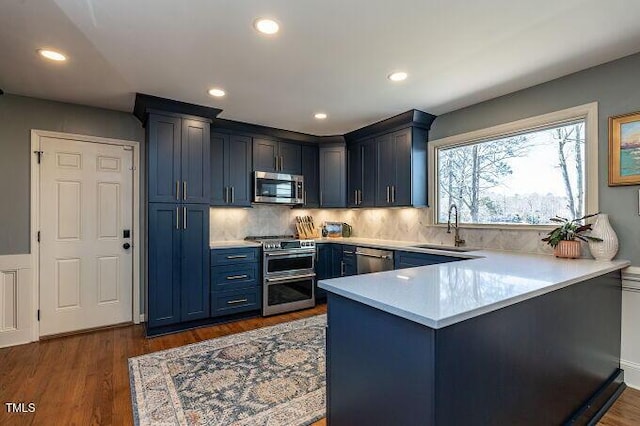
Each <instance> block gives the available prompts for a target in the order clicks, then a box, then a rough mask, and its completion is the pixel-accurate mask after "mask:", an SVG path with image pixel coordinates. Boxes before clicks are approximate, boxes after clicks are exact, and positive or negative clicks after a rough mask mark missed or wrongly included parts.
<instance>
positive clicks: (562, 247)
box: [542, 213, 602, 259]
mask: <svg viewBox="0 0 640 426" xmlns="http://www.w3.org/2000/svg"><path fill="white" fill-rule="evenodd" d="M598 214H599V213H594V214H588V215H585V216H582V217H579V218H577V219H571V220H570V219H567V218H564V217H560V216H556V217H552V218H551V219H550V220H551V221H552V222H554V223H558V224H560V226H558V227H557V228H554V229H553V230H551V232H549V233H548V234H547V236H546V237H545V238H543V239H542V241H545V242H546V243H547V244H549V245H550V246H551V247H553V254H555V256H556V257H563V258H568V259H576V258H578V257H580V241H602V239H601V238H597V237H592V236H590V235H585V234H586V233H587V232H589V231H591V224H586V225H585V224H583V223H582V221H583V220H585V219H588V218H590V217H594V216H597V215H598Z"/></svg>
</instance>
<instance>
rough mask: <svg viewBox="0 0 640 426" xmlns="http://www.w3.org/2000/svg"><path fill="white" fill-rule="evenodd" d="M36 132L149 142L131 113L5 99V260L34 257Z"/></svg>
mask: <svg viewBox="0 0 640 426" xmlns="http://www.w3.org/2000/svg"><path fill="white" fill-rule="evenodd" d="M32 129H38V130H51V131H58V132H66V133H77V134H83V135H92V136H101V137H107V138H117V139H127V140H137V141H140V142H142V141H144V129H143V128H142V125H141V124H140V122H139V121H138V120H136V119H135V118H134V117H133V115H131V114H129V113H125V112H118V111H111V110H105V109H99V108H92V107H86V106H81V105H73V104H65V103H61V102H52V101H45V100H41V99H34V98H27V97H23V96H15V95H10V94H5V95H3V96H0V194H2V202H0V255H7V254H26V253H29V240H30V238H29V221H30V216H29V215H30V210H29V204H30V192H31V187H30V174H31V171H30V164H31V155H32V153H31V130H32ZM142 145H143V144H141V146H142ZM143 149H144V148H143Z"/></svg>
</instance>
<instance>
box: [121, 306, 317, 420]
mask: <svg viewBox="0 0 640 426" xmlns="http://www.w3.org/2000/svg"><path fill="white" fill-rule="evenodd" d="M325 325H326V315H318V316H315V317H311V318H307V319H302V320H297V321H292V322H288V323H284V324H279V325H276V326H273V327H265V328H260V329H257V330H252V331H248V332H245V333H240V334H234V335H231V336H225V337H220V338H217V339H211V340H206V341H203V342H200V343H195V344H192V345H188V346H182V347H179V348H175V349H169V350H166V351H161V352H154V353H151V354H147V355H143V356H139V357H136V358H130V359H129V376H130V380H131V398H132V400H133V416H134V422H135V423H136V424H137V425H270V426H275V425H304V424H310V423H313V422H314V421H316V420H318V419H320V418H322V417H324V415H325V386H326V380H325Z"/></svg>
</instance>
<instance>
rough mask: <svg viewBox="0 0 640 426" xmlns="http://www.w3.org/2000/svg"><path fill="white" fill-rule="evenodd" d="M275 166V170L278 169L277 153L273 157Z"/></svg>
mask: <svg viewBox="0 0 640 426" xmlns="http://www.w3.org/2000/svg"><path fill="white" fill-rule="evenodd" d="M273 164H274V166H273V168H274V169H275V171H276V172H277V171H278V156H277V155H276V156H275V157H273Z"/></svg>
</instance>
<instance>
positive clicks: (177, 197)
mask: <svg viewBox="0 0 640 426" xmlns="http://www.w3.org/2000/svg"><path fill="white" fill-rule="evenodd" d="M176 201H180V181H179V180H177V181H176Z"/></svg>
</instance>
